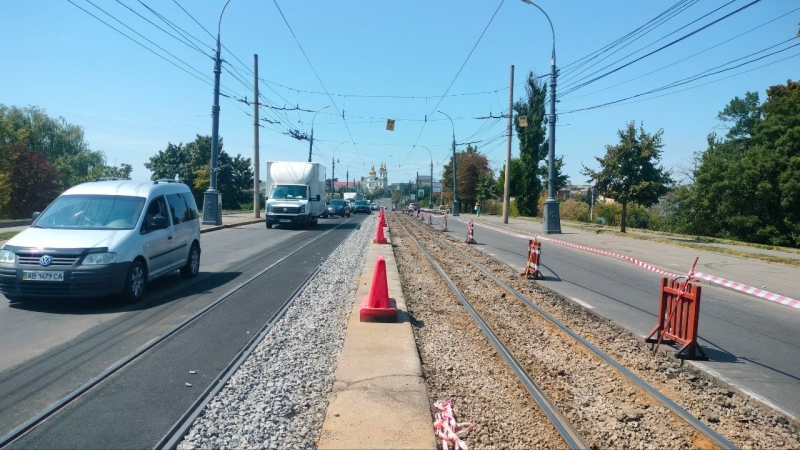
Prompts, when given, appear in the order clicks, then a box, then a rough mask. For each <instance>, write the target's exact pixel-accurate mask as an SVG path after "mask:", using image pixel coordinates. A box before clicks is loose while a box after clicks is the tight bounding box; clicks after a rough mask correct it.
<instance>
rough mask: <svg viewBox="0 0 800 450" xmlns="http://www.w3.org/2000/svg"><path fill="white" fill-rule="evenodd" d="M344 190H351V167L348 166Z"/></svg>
mask: <svg viewBox="0 0 800 450" xmlns="http://www.w3.org/2000/svg"><path fill="white" fill-rule="evenodd" d="M344 191H345V192H350V167H349V166H348V167H347V173H345V174H344Z"/></svg>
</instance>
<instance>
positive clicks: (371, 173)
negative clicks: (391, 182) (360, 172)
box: [369, 165, 375, 177]
mask: <svg viewBox="0 0 800 450" xmlns="http://www.w3.org/2000/svg"><path fill="white" fill-rule="evenodd" d="M369 174H370V175H372V176H373V177H374V176H375V166H374V165H373V166H372V170H370V171H369Z"/></svg>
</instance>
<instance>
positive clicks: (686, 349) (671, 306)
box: [645, 278, 708, 361]
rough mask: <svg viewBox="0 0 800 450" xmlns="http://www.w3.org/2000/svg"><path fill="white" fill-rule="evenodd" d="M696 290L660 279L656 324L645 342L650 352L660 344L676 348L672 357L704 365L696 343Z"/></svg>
mask: <svg viewBox="0 0 800 450" xmlns="http://www.w3.org/2000/svg"><path fill="white" fill-rule="evenodd" d="M700 292H701V289H700V286H697V285H696V284H692V282H691V279H690V280H689V281H687V282H685V283H681V282H680V281H678V280H670V279H669V278H662V279H661V298H660V299H659V302H658V324H657V325H656V327H655V328H653V331H651V332H650V334H649V335H648V336H647V337H646V338H645V342H648V343H654V344H656V345H655V346H654V349H653V351H655V350H656V349H658V345H660V344H661V343H662V342H664V343H665V344H680V345H681V348H680V350H678V353H676V354H675V356H676V357H679V358H683V359H702V360H705V361H708V356H706V354H705V352H703V349H702V348H701V347H700V344H698V343H697V324H698V320H699V319H700Z"/></svg>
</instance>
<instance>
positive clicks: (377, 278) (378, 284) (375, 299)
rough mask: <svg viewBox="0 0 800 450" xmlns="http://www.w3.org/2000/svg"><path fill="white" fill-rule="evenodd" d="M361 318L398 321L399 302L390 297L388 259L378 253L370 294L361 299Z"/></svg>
mask: <svg viewBox="0 0 800 450" xmlns="http://www.w3.org/2000/svg"><path fill="white" fill-rule="evenodd" d="M359 319H360V320H361V321H362V322H396V321H397V303H396V302H395V300H394V299H393V298H389V282H388V281H387V280H386V260H385V259H384V258H383V256H381V255H378V260H377V261H375V271H374V272H373V274H372V285H371V286H370V288H369V295H368V296H366V297H364V298H362V299H361V310H360V312H359Z"/></svg>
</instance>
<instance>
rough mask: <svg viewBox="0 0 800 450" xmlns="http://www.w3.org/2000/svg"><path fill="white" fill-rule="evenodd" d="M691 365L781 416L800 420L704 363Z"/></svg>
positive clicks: (693, 362) (692, 362)
mask: <svg viewBox="0 0 800 450" xmlns="http://www.w3.org/2000/svg"><path fill="white" fill-rule="evenodd" d="M689 363H690V364H693V365H694V366H696V367H698V368H700V369H701V370H703V371H704V372H706V373H708V374H709V375H711V376H713V377H714V378H717V379H719V380H722V381H723V382H725V383H727V384H729V385H730V386H731V387H733V388H736V389H738V390H740V391H742V393H743V394H745V395H748V396H750V397H753V398H754V399H756V400H758V401H759V402H761V403H763V404H765V405H767V406H769V407H770V408H772V409H774V410H775V411H778V412H780V413H781V414H783V415H785V416H787V417H791V418H792V419H794V420H797V419H798V418H797V417H796V416H795V415H794V414H791V413H789V412H787V411H786V410H784V409H782V408H781V407H780V406H778V405H776V404H774V403H772V402H771V401H769V400H768V399H766V398H765V397H762V396H760V395H758V394H756V393H755V392H753V391H751V390H749V389H746V388H744V387H742V386H741V385H739V384H738V383H736V382H734V381H732V380H731V379H729V378H728V377H725V376H722V374H720V373H719V372H717V371H716V370H714V369H712V368H710V367H708V366H706V365H705V364H703V363H701V362H697V361H689Z"/></svg>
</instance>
